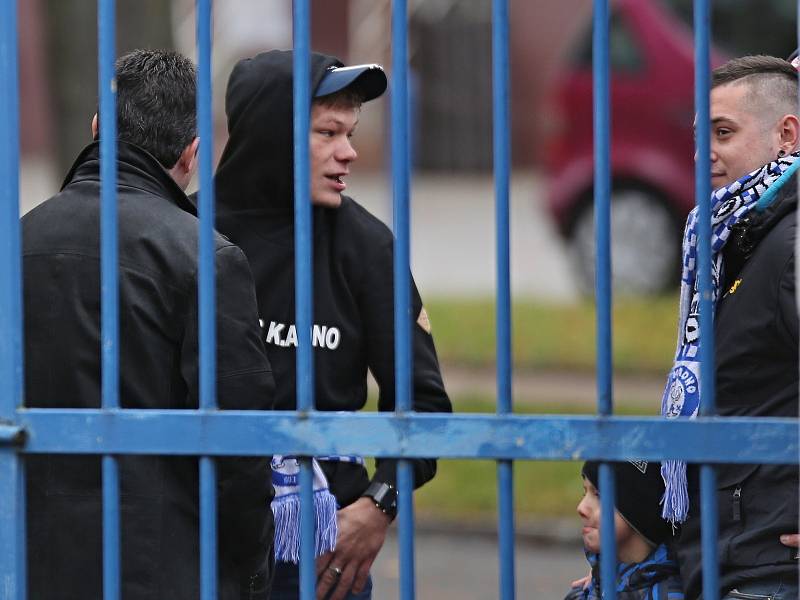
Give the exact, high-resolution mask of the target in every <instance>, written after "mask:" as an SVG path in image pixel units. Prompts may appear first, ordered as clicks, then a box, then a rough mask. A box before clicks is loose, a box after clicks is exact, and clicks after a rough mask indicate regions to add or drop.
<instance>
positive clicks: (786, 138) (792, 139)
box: [778, 115, 800, 154]
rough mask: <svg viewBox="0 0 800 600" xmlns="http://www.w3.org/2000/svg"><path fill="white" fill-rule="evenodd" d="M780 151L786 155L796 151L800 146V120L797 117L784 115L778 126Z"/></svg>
mask: <svg viewBox="0 0 800 600" xmlns="http://www.w3.org/2000/svg"><path fill="white" fill-rule="evenodd" d="M778 127H779V134H780V142H779V144H780V149H781V150H783V151H784V152H785V153H786V154H791V153H792V152H795V151H797V149H798V145H800V119H798V118H797V115H786V116H784V117H783V118H782V119H781V121H780V123H779V124H778Z"/></svg>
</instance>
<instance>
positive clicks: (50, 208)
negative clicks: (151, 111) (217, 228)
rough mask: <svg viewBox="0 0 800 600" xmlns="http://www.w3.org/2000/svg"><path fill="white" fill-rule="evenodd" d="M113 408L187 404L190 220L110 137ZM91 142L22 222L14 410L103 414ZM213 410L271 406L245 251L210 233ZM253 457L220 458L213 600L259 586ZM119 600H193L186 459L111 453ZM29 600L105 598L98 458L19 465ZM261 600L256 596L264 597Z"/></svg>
mask: <svg viewBox="0 0 800 600" xmlns="http://www.w3.org/2000/svg"><path fill="white" fill-rule="evenodd" d="M118 166H119V186H118V188H117V189H118V207H119V297H120V311H119V313H120V381H119V390H120V403H121V406H122V407H123V408H139V409H155V408H161V409H165V408H169V409H192V408H197V405H198V391H197V389H198V359H197V349H198V342H197V241H198V220H197V218H196V216H195V214H194V209H193V208H192V205H191V204H190V203H189V201H188V199H187V198H186V196H185V195H184V193H183V192H182V191H181V190H180V188H179V187H178V186H177V185H176V184H175V182H174V181H173V180H172V179H171V178H170V176H169V174H168V173H167V172H166V171H165V170H164V169H163V168H162V167H161V166H160V165H159V164H158V162H157V161H156V160H155V159H154V158H153V157H152V156H150V155H149V154H147V153H146V152H144V151H143V150H141V149H139V148H137V147H135V146H132V145H129V144H125V143H120V144H119V161H118ZM99 192H100V178H99V160H98V144H97V143H94V144H92V145H90V146H89V147H87V148H86V149H85V150H84V151H83V152H82V153H81V155H80V156H79V157H78V159H77V161H76V162H75V165H74V167H73V168H72V170H71V172H70V173H69V175H68V176H67V178H66V182H65V184H64V187H63V189H62V190H61V192H60V193H59V194H57V195H56V196H55V197H53V198H51V199H50V200H48V201H46V202H44V203H43V204H41V205H40V206H38V207H37V208H35V209H34V210H32V211H31V212H30V213H28V214H27V215H26V216H25V217H24V218H23V219H22V238H23V272H24V309H25V315H24V318H25V384H26V385H25V404H26V406H29V407H39V408H99V406H100V364H99V360H100V359H99V350H100V302H99V297H100V260H99V216H100V210H99V195H100V194H99ZM215 247H216V273H217V308H218V319H219V321H218V327H217V335H218V353H217V360H218V404H219V406H220V407H221V408H223V409H234V408H235V409H269V408H271V407H272V402H273V392H274V382H273V378H272V373H271V369H270V366H269V363H268V360H267V357H266V354H265V350H264V347H263V344H262V342H261V340H260V338H259V329H258V322H257V318H258V317H257V309H256V298H255V292H254V288H253V282H252V277H251V274H250V270H249V267H248V265H247V261H246V259H245V257H244V255H243V254H242V252H241V251H240V250H239V249H238V248H237V247H236V246H234V245H233V244H231V243H230V242H228V241H227V240H226V239H225V238H223V237H222V236H219V235H217V236H216V240H215ZM268 464H269V463H268V461H267V460H266V459H265V458H258V459H255V458H252V459H225V460H220V461H218V479H219V485H218V490H219V496H218V501H219V504H218V506H219V564H220V571H219V576H220V577H219V588H220V598H226V599H231V600H232V599H234V598H239V597H240V593H241V592H243V591H244V590H246V589H247V588H249V587H250V578H251V576H253V575H256V574H258V575H259V576H260V577H262V578H264V580H266V579H268V575H269V574H268V571H267V569H268V558H269V548H270V546H271V542H272V513H271V511H270V510H269V502H270V500H271V497H272V487H271V484H270V481H269V469H268ZM119 468H120V491H121V508H120V510H121V521H122V531H121V540H122V542H121V555H122V558H121V563H122V598H124V599H126V600H132V599H139V598H142V599H143V598H148V599H150V598H171V599H186V600H189V599H196V598H198V597H199V559H198V547H199V543H198V529H199V525H198V487H197V484H198V465H197V459H196V458H193V457H175V456H173V457H144V456H138V457H133V456H127V457H121V458H120V461H119ZM27 473H28V479H27V499H28V511H27V534H28V543H27V559H28V589H29V594H30V597H31V598H37V599H50V598H52V599H56V598H58V599H59V600H67V599H76V600H77V599H81V600H85V599H86V598H100V597H101V596H102V537H101V536H102V533H101V515H102V508H101V507H102V503H101V477H100V461H99V458H98V457H76V456H67V455H52V456H30V457H28V459H27ZM254 597H262V598H266V593H265V594H263V595H261V596H254Z"/></svg>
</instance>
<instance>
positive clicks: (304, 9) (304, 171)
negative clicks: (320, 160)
mask: <svg viewBox="0 0 800 600" xmlns="http://www.w3.org/2000/svg"><path fill="white" fill-rule="evenodd" d="M293 37H294V56H293V59H294V65H293V66H294V79H293V93H294V98H293V100H294V248H295V322H296V323H297V331H298V332H300V333H299V335H298V340H299V343H298V345H297V355H296V356H297V364H296V369H297V375H296V381H297V410H299V411H302V412H308V411H312V410H314V354H313V349H312V346H311V343H310V342H311V339H310V332H311V327H312V319H313V314H314V313H313V311H314V307H313V281H314V280H313V268H314V259H313V256H314V255H313V248H312V235H311V233H312V223H311V198H310V191H309V187H310V183H309V181H310V177H309V149H308V137H309V119H310V110H311V89H310V87H311V67H310V52H311V8H310V3H309V1H308V0H296V1H295V2H294V15H293ZM299 481H300V598H301V599H302V600H313V598H314V597H315V587H316V569H315V565H314V523H315V515H314V497H313V472H312V467H311V460H310V459H303V460H301V461H300V478H299Z"/></svg>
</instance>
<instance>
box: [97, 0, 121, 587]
mask: <svg viewBox="0 0 800 600" xmlns="http://www.w3.org/2000/svg"><path fill="white" fill-rule="evenodd" d="M97 28H98V34H97V35H98V43H97V49H98V52H97V61H98V82H97V89H98V95H99V97H100V102H99V104H100V115H99V116H100V296H101V302H100V321H101V336H102V351H101V358H100V360H101V369H100V373H101V385H102V407H103V408H104V409H105V410H116V409H118V408H119V286H118V278H117V274H118V255H119V252H118V235H117V234H118V230H117V108H116V97H117V93H116V87H117V86H116V77H115V73H114V61H115V60H116V1H115V0H100V1H99V3H98V7H97ZM102 471H103V598H104V599H105V600H118V599H119V597H120V549H119V543H120V515H119V472H118V467H117V459H116V457H114V456H103V458H102Z"/></svg>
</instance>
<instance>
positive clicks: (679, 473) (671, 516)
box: [661, 460, 689, 525]
mask: <svg viewBox="0 0 800 600" xmlns="http://www.w3.org/2000/svg"><path fill="white" fill-rule="evenodd" d="M661 477H662V478H663V479H664V487H665V490H664V497H663V498H662V500H661V502H662V504H663V508H662V510H661V517H662V518H663V519H664V520H665V521H669V522H670V523H672V525H677V524H679V523H683V522H684V521H685V520H686V517H687V516H688V514H689V493H688V491H687V489H686V463H685V462H683V461H681V460H665V461H664V462H663V463H662V465H661Z"/></svg>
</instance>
